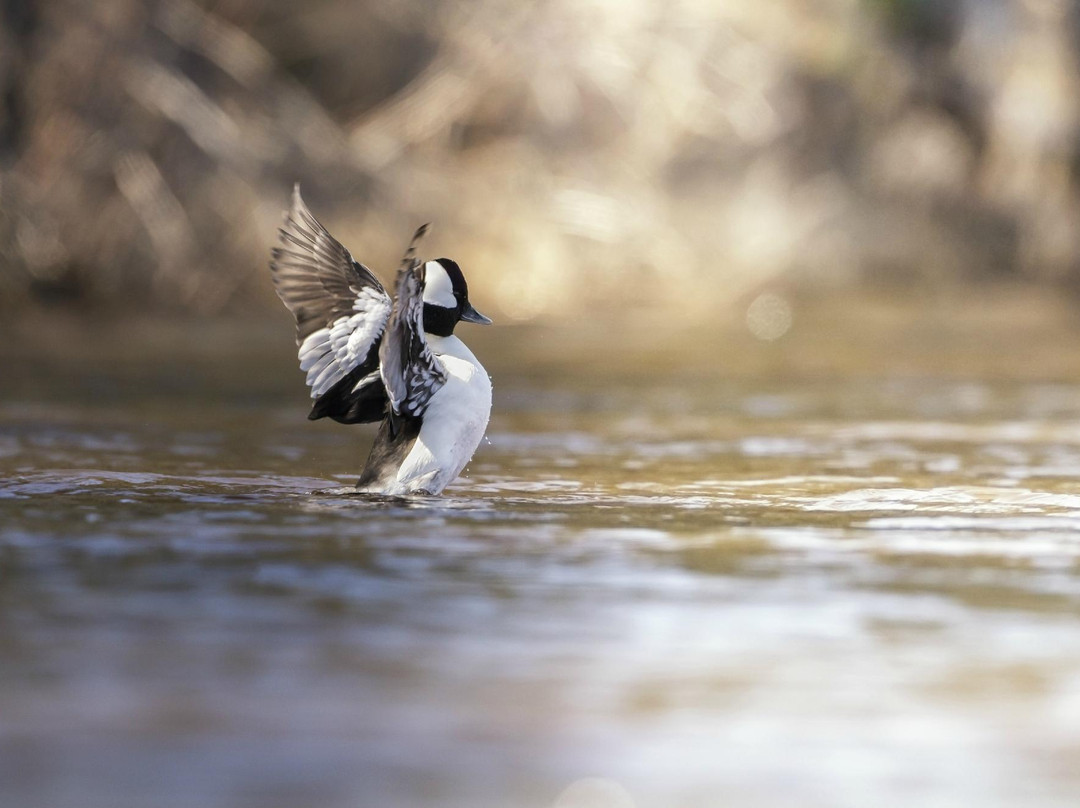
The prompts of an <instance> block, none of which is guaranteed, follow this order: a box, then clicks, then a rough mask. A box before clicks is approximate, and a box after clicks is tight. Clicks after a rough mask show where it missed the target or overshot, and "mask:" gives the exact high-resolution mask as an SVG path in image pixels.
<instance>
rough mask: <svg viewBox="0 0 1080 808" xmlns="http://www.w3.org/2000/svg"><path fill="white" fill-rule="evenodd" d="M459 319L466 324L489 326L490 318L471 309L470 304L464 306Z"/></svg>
mask: <svg viewBox="0 0 1080 808" xmlns="http://www.w3.org/2000/svg"><path fill="white" fill-rule="evenodd" d="M461 319H462V320H464V321H465V322H467V323H476V324H477V325H491V318H490V317H485V316H484V315H483V314H481V313H480V312H478V311H477V310H476V309H474V308H473V307H472V304H471V303H466V304H465V310H464V311H463V312H461Z"/></svg>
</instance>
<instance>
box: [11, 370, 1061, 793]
mask: <svg viewBox="0 0 1080 808" xmlns="http://www.w3.org/2000/svg"><path fill="white" fill-rule="evenodd" d="M132 374H133V375H131V376H130V377H126V376H124V375H123V374H120V377H119V378H118V379H116V380H114V381H116V388H115V389H114V390H113V392H112V393H111V394H109V395H108V396H106V399H105V400H102V401H93V400H90V401H85V402H84V403H81V404H78V405H76V404H73V403H71V402H70V401H65V400H64V395H63V394H62V391H58V390H53V391H45V392H43V393H38V394H35V395H32V396H31V395H27V394H25V393H22V394H19V393H17V392H16V393H9V394H8V395H7V397H6V399H5V400H4V402H3V403H2V405H0V468H2V470H3V481H2V483H0V515H2V519H3V522H2V531H0V660H2V662H0V804H2V805H12V806H46V805H47V806H51V808H99V807H100V808H104V807H105V806H109V808H116V807H117V806H145V805H154V806H165V807H166V808H171V807H172V806H176V808H181V807H182V808H188V807H189V806H190V807H191V808H194V807H195V806H198V807H199V808H206V807H207V806H252V807H253V808H254V806H259V808H265V807H267V806H270V807H271V808H273V806H308V805H319V806H332V807H334V806H341V807H342V808H344V807H345V806H368V805H371V806H406V807H408V806H440V808H445V807H446V806H451V807H457V806H460V808H466V807H467V808H484V807H485V806H491V807H492V808H496V806H498V808H516V807H517V806H552V805H559V806H562V807H563V808H566V806H584V805H589V806H612V807H614V806H619V807H620V808H622V807H623V806H630V805H634V806H639V807H643V806H658V808H659V807H664V808H666V807H667V806H686V807H693V808H697V807H698V806H700V807H701V808H705V806H716V805H753V806H789V805H799V806H819V805H820V806H864V805H871V804H872V805H878V806H880V805H896V806H910V805H920V806H927V805H940V806H953V805H961V804H962V805H981V806H1014V805H1019V804H1023V805H1046V806H1056V805H1061V806H1065V805H1075V804H1076V802H1075V799H1076V796H1077V794H1080V770H1078V769H1077V765H1076V764H1077V761H1078V760H1080V618H1078V616H1077V615H1078V613H1080V486H1078V485H1077V483H1078V481H1080V388H1075V387H1070V386H1063V385H1053V386H1049V385H1043V386H1040V385H1027V386H1024V385H1011V386H1000V387H995V386H993V385H973V384H971V383H943V382H940V381H939V382H928V381H909V382H905V383H902V384H899V385H898V383H895V382H886V381H881V380H865V379H864V380H862V381H853V382H845V383H841V384H837V383H829V384H820V385H812V384H811V385H807V384H803V385H796V386H792V388H791V389H786V390H785V389H777V388H776V387H775V385H772V386H769V385H757V384H755V383H753V382H740V383H727V384H719V383H718V384H717V385H712V386H709V385H697V386H688V387H687V388H686V389H684V390H681V391H679V390H678V389H673V387H672V385H671V384H670V383H667V384H661V383H657V384H656V385H655V387H650V386H649V385H648V384H642V382H641V381H640V380H627V381H625V382H618V381H615V382H612V383H610V384H607V385H606V386H603V387H600V388H597V387H596V386H589V385H586V384H585V383H584V382H581V381H578V380H575V378H574V377H573V376H572V375H570V374H568V375H567V376H566V378H564V379H562V380H561V381H556V382H552V383H545V385H543V386H538V385H536V384H534V383H531V382H529V381H528V380H527V379H515V378H513V377H511V378H510V379H509V380H507V381H504V382H503V383H501V384H500V383H497V385H496V396H497V398H496V415H495V418H494V421H493V423H492V427H491V429H490V431H489V441H488V442H487V443H486V444H485V445H483V446H482V448H481V450H480V452H479V454H478V456H477V458H476V459H475V461H474V462H473V464H472V466H471V467H470V469H469V471H468V472H467V476H466V477H465V478H463V479H461V480H459V481H458V482H457V483H456V484H455V485H453V486H452V487H451V488H450V489H449V491H448V495H447V496H445V497H442V498H416V499H411V500H403V499H389V500H387V499H379V498H372V497H361V496H357V495H355V494H351V493H350V492H349V491H348V486H349V485H350V484H351V482H352V481H353V479H354V477H355V475H356V472H357V469H358V466H359V461H360V458H361V457H362V454H363V448H364V447H363V438H362V437H359V436H360V435H362V434H365V433H362V432H359V431H356V432H354V433H349V432H348V431H343V430H342V429H341V428H339V427H336V426H335V425H332V424H329V425H324V424H309V423H307V422H304V421H303V402H302V400H299V401H298V400H297V399H296V398H295V397H293V396H292V395H291V394H292V393H295V391H294V390H292V389H291V388H290V396H283V395H282V396H279V395H278V394H277V392H276V391H271V392H266V391H263V393H262V394H260V395H259V396H257V397H256V398H255V399H254V400H247V399H245V398H244V396H243V395H242V394H241V393H240V392H238V391H237V390H236V389H226V390H225V391H224V392H222V391H221V390H220V389H219V388H215V387H214V386H213V385H212V384H209V383H206V381H205V379H204V380H203V381H202V382H200V383H196V384H194V389H193V390H189V391H188V392H187V393H186V395H185V397H184V398H183V400H182V401H181V402H180V403H179V404H174V403H172V402H169V401H163V400H160V399H154V398H153V397H151V398H149V399H148V398H147V397H146V396H145V395H143V394H141V393H140V390H141V389H142V385H141V383H140V379H141V377H140V375H139V373H138V372H134V371H133V372H132ZM196 375H197V374H196ZM18 389H21V388H16V390H18ZM350 434H352V435H354V436H356V437H350ZM582 795H584V796H582ZM589 800H592V801H591V802H590V801H589Z"/></svg>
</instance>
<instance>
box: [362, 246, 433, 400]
mask: <svg viewBox="0 0 1080 808" xmlns="http://www.w3.org/2000/svg"><path fill="white" fill-rule="evenodd" d="M425 232H427V225H423V226H422V227H420V228H419V229H418V230H417V231H416V234H415V235H414V236H413V240H412V242H411V243H410V244H409V249H408V250H407V251H406V252H405V257H404V259H403V260H402V262H401V268H400V269H399V270H398V275H397V290H396V291H397V298H396V300H395V302H394V308H393V311H392V312H391V314H390V320H389V322H388V323H387V326H386V335H385V337H384V338H383V341H382V345H381V346H380V348H379V370H380V373H381V374H382V380H383V384H384V385H385V386H386V394H387V396H388V397H389V399H390V407H391V410H392V411H393V414H394V415H399V416H402V415H404V416H409V417H413V418H416V417H419V416H421V415H423V413H424V411H425V410H426V409H427V406H428V404H429V403H430V401H431V397H432V396H433V395H435V393H436V392H437V391H438V390H439V389H440V388H441V387H442V386H443V385H444V384H445V383H446V370H445V369H444V368H443V366H442V363H441V362H439V361H438V359H436V358H435V355H434V354H433V353H432V352H431V348H430V347H428V344H427V340H426V339H425V338H424V323H423V319H424V299H423V294H424V291H423V290H424V266H423V264H422V263H421V262H420V261H419V259H417V258H416V242H417V241H419V239H420V238H421V237H422V236H423V235H424V233H425Z"/></svg>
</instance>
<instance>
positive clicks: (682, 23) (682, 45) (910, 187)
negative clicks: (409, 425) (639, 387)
mask: <svg viewBox="0 0 1080 808" xmlns="http://www.w3.org/2000/svg"><path fill="white" fill-rule="evenodd" d="M1078 49H1080V14H1078V12H1077V10H1076V4H1074V3H1072V2H1068V1H1067V0H980V1H979V2H975V0H969V1H968V2H960V0H815V1H814V2H806V0H771V1H770V2H767V3H752V2H745V0H681V1H676V2H668V0H541V2H535V3H517V2H510V0H504V1H503V2H471V3H466V2H450V0H438V1H437V2H432V0H411V1H410V2H396V3H377V2H352V1H351V0H311V2H307V3H295V2H286V0H262V1H261V2H260V1H259V0H221V1H220V2H203V3H195V2H192V1H191V0H107V2H101V3H89V2H83V0H0V307H2V308H4V309H5V310H8V311H12V310H16V309H19V310H26V309H27V308H33V307H35V306H40V305H44V304H54V303H56V302H62V303H64V304H70V305H76V306H80V307H86V308H88V309H95V310H96V309H100V310H106V311H111V310H121V311H140V310H152V311H169V310H172V311H186V312H194V313H214V312H219V311H222V310H226V309H234V308H258V307H263V306H266V305H269V304H271V303H272V302H273V301H274V298H273V292H272V288H271V284H270V283H269V280H268V274H267V272H266V268H265V264H266V258H267V252H268V249H269V246H270V244H271V242H272V241H273V239H274V232H275V229H276V227H277V224H278V222H279V220H280V216H281V211H282V210H283V208H284V207H285V205H286V204H287V200H288V194H289V190H290V188H291V185H292V183H293V181H295V180H300V181H301V182H302V184H303V187H304V191H305V196H306V197H307V198H308V201H309V204H310V205H311V206H312V208H313V209H314V210H315V211H316V213H317V215H319V216H320V217H321V218H322V219H323V220H324V222H325V223H326V224H327V225H328V226H329V227H330V228H331V230H332V231H333V232H335V233H336V234H337V235H338V236H339V237H340V238H341V239H342V241H344V242H345V243H346V245H347V246H349V247H350V248H351V249H352V250H353V252H354V253H355V254H356V256H357V258H359V259H360V260H363V261H365V262H366V263H369V264H370V265H372V266H373V267H374V268H376V270H377V271H378V272H380V273H381V274H382V276H383V277H384V278H385V277H388V276H389V275H390V273H391V272H392V271H393V268H394V267H395V266H396V262H397V259H398V256H399V255H400V252H401V249H402V247H403V246H404V244H405V243H406V241H407V238H408V235H409V234H410V233H411V231H412V229H413V227H414V226H415V225H416V224H417V223H419V222H421V221H427V220H431V221H433V222H435V229H434V231H433V237H432V238H431V240H430V242H429V244H428V249H429V251H433V252H435V253H437V254H440V255H443V254H448V255H451V256H453V257H455V258H457V259H458V260H459V261H460V262H461V263H462V265H463V266H464V267H465V269H466V271H467V273H468V276H469V279H470V283H471V284H472V285H473V287H474V288H476V289H477V292H476V293H475V294H474V297H476V299H477V300H478V301H483V307H484V308H485V310H487V309H489V308H490V309H493V310H495V311H496V313H498V314H500V315H502V316H503V317H507V318H513V319H530V318H536V317H539V316H543V315H549V314H553V313H558V312H569V313H572V314H573V313H580V312H582V311H585V310H591V307H595V306H601V307H603V306H607V307H611V308H623V307H629V306H639V305H640V306H645V305H648V306H650V307H654V308H658V309H661V310H662V309H664V308H670V309H671V310H677V311H679V312H681V313H683V314H685V315H686V316H688V317H689V316H694V315H700V316H708V315H709V313H710V312H711V311H712V310H713V309H714V308H715V306H716V305H717V304H718V303H723V302H725V301H729V300H732V299H733V298H736V297H740V296H743V295H746V294H748V293H750V292H752V291H753V290H755V289H759V288H761V287H763V286H765V285H767V284H769V283H770V282H772V281H774V280H775V279H777V278H784V279H785V280H787V281H789V282H794V283H805V284H811V285H814V286H815V287H820V286H826V287H829V286H834V285H847V284H852V283H856V282H862V281H866V280H871V281H875V282H885V283H890V284H893V283H895V284H905V285H920V284H922V285H933V284H938V283H941V282H943V281H944V282H977V281H979V280H981V279H984V278H988V277H1015V278H1022V279H1025V280H1027V281H1030V282H1032V283H1039V284H1060V285H1063V286H1080V283H1078V281H1080V229H1078V228H1077V227H1076V226H1075V223H1076V222H1077V221H1078V213H1080V208H1078V205H1080V149H1078V145H1080V92H1078V90H1080V81H1078V75H1080V74H1078ZM478 304H479V303H478ZM274 305H276V303H275V304H274Z"/></svg>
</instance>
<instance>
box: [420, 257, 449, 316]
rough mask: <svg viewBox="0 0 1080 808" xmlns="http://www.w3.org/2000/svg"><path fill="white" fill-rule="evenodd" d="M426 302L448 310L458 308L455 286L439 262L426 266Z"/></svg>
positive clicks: (428, 263)
mask: <svg viewBox="0 0 1080 808" xmlns="http://www.w3.org/2000/svg"><path fill="white" fill-rule="evenodd" d="M424 302H425V303H431V304H432V305H433V306H442V307H443V308H447V309H456V308H457V298H456V297H454V284H453V282H452V281H451V280H450V276H449V275H447V274H446V270H445V269H443V268H442V264H440V263H439V262H438V261H428V262H427V263H426V264H424Z"/></svg>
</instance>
